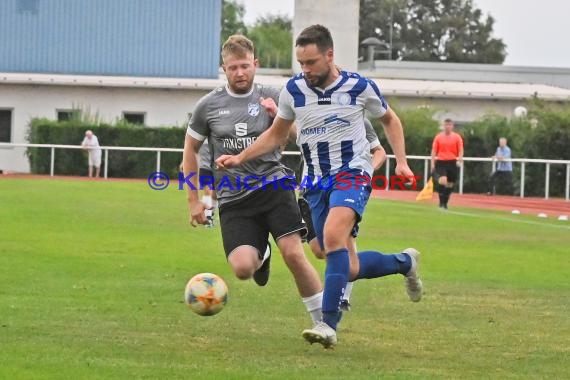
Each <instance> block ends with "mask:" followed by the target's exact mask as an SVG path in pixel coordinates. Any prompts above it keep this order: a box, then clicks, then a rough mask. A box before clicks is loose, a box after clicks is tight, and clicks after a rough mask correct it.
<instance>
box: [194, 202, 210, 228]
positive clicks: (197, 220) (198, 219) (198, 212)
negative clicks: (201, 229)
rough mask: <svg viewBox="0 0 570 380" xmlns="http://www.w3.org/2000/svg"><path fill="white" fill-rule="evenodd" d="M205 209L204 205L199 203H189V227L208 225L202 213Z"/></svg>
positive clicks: (204, 214)
mask: <svg viewBox="0 0 570 380" xmlns="http://www.w3.org/2000/svg"><path fill="white" fill-rule="evenodd" d="M206 209H207V207H206V205H205V204H204V203H202V202H200V201H195V202H190V225H191V226H192V227H196V226H197V225H198V224H208V223H209V222H208V219H207V218H206V213H205V212H204V211H206Z"/></svg>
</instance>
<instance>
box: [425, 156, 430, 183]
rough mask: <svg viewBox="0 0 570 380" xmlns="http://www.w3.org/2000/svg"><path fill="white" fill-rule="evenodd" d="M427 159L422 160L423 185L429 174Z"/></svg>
mask: <svg viewBox="0 0 570 380" xmlns="http://www.w3.org/2000/svg"><path fill="white" fill-rule="evenodd" d="M429 164H430V162H429V160H428V159H427V158H426V159H425V160H424V187H425V186H426V183H427V180H428V175H429Z"/></svg>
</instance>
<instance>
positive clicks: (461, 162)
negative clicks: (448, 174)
mask: <svg viewBox="0 0 570 380" xmlns="http://www.w3.org/2000/svg"><path fill="white" fill-rule="evenodd" d="M455 165H457V167H458V168H460V167H462V166H463V160H457V161H456V162H455Z"/></svg>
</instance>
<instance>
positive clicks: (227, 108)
mask: <svg viewBox="0 0 570 380" xmlns="http://www.w3.org/2000/svg"><path fill="white" fill-rule="evenodd" d="M260 97H264V98H273V100H275V102H276V103H277V101H278V99H279V90H277V89H274V88H271V87H264V86H261V85H259V84H254V85H253V88H252V90H251V91H250V92H249V93H248V94H243V95H238V94H233V93H231V92H229V91H228V89H227V86H224V87H218V88H216V89H215V90H213V91H212V92H210V93H209V94H208V95H206V96H204V97H203V98H202V99H200V101H199V102H198V104H197V105H196V109H195V110H194V113H193V114H192V118H191V119H190V122H189V123H188V130H187V134H188V135H190V136H192V137H193V138H195V139H197V140H200V141H204V140H205V139H208V142H209V146H210V149H211V153H210V155H211V157H212V160H213V161H215V160H216V159H217V158H218V157H220V156H221V155H223V154H238V153H240V152H241V151H242V150H244V149H245V148H247V147H248V146H250V145H251V144H252V143H253V142H254V141H255V140H256V139H257V138H258V137H259V135H261V134H262V133H263V132H264V131H265V130H267V129H268V128H269V127H270V126H271V124H272V123H273V119H272V118H271V116H269V114H268V113H267V112H266V111H265V109H264V108H263V107H261V105H260V104H259V98H260ZM280 158H281V153H280V152H279V151H278V150H276V151H274V152H271V153H267V154H265V155H263V156H261V157H259V158H256V159H254V160H251V161H248V162H246V163H245V164H243V165H242V166H240V167H236V168H231V169H227V170H214V178H215V185H216V193H217V195H218V199H219V202H220V205H223V204H226V203H228V202H232V201H236V200H238V199H241V198H243V197H245V196H246V195H248V194H250V193H251V192H253V191H254V190H255V189H256V188H257V187H260V186H261V185H262V184H263V183H269V182H273V181H274V180H278V179H281V178H283V177H285V176H287V175H290V173H289V172H288V169H287V168H286V167H285V166H284V165H283V164H281V162H279V159H280ZM247 176H255V177H254V178H252V177H250V178H248V180H247V186H244V184H243V180H244V179H245V177H247Z"/></svg>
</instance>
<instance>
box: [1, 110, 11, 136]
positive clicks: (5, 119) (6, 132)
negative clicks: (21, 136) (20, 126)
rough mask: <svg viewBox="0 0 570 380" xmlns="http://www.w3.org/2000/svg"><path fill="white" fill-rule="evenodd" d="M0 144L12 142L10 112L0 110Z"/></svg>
mask: <svg viewBox="0 0 570 380" xmlns="http://www.w3.org/2000/svg"><path fill="white" fill-rule="evenodd" d="M0 142H8V143H9V142H12V110H2V109H0Z"/></svg>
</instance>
